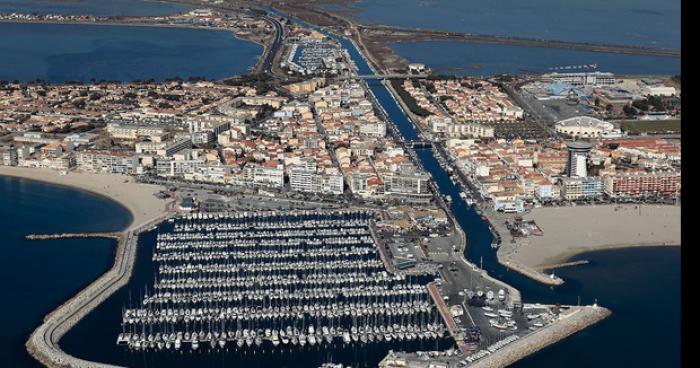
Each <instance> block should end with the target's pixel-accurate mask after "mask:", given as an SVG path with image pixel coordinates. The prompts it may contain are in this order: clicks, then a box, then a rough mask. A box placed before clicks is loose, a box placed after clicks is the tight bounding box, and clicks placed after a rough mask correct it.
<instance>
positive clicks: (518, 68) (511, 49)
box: [392, 41, 681, 76]
mask: <svg viewBox="0 0 700 368" xmlns="http://www.w3.org/2000/svg"><path fill="white" fill-rule="evenodd" d="M392 47H393V49H394V50H396V52H397V53H398V54H400V55H403V56H404V57H407V58H408V59H409V60H410V61H411V62H418V63H424V64H426V65H429V66H430V67H431V68H433V69H434V70H435V72H436V73H438V74H460V75H469V76H490V75H494V74H500V73H508V74H522V73H547V72H551V70H549V69H550V68H553V67H557V66H567V65H581V64H598V67H599V69H600V70H601V71H606V72H612V73H615V74H627V75H630V74H631V75H641V74H654V75H674V74H679V73H680V71H681V62H680V59H678V58H671V57H661V56H643V55H624V54H612V53H603V52H591V51H575V50H564V49H548V48H542V47H527V46H513V45H495V44H475V43H465V42H453V41H413V42H399V43H395V44H393V46H392ZM454 68H459V69H454Z"/></svg>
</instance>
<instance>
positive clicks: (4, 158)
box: [0, 145, 18, 166]
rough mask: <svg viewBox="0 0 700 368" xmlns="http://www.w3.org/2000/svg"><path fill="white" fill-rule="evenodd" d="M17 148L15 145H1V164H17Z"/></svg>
mask: <svg viewBox="0 0 700 368" xmlns="http://www.w3.org/2000/svg"><path fill="white" fill-rule="evenodd" d="M17 163H18V157H17V148H15V146H14V145H9V146H0V165H2V166H17Z"/></svg>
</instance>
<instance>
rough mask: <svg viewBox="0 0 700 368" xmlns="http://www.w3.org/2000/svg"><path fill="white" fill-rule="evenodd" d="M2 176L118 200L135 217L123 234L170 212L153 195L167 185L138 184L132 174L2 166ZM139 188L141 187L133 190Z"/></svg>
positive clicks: (0, 170)
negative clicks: (89, 172) (65, 172)
mask: <svg viewBox="0 0 700 368" xmlns="http://www.w3.org/2000/svg"><path fill="white" fill-rule="evenodd" d="M0 176H10V177H15V178H20V179H25V180H34V181H39V182H43V183H47V184H51V185H58V186H62V187H65V188H69V189H73V190H79V191H83V192H87V193H90V194H92V195H96V196H99V197H101V198H105V199H107V200H110V201H112V202H115V203H117V204H119V205H120V206H121V207H123V208H124V209H125V210H126V211H127V212H129V215H130V217H131V218H130V221H129V224H128V225H127V226H126V227H125V228H124V229H121V230H118V232H122V233H124V232H127V231H129V230H133V229H135V228H137V227H139V226H141V225H143V223H145V222H148V221H149V220H150V219H152V218H155V217H158V216H159V215H161V214H163V213H165V212H166V211H167V208H166V201H164V200H162V199H158V198H156V197H155V196H154V195H153V194H155V193H157V192H159V191H161V190H165V188H163V187H162V186H159V185H154V184H137V183H135V182H134V181H133V178H132V177H130V176H126V175H124V176H122V175H116V174H88V173H80V172H69V173H68V174H67V175H60V174H59V172H58V171H55V170H51V169H42V168H23V167H14V166H0ZM135 188H138V190H134V191H132V189H135Z"/></svg>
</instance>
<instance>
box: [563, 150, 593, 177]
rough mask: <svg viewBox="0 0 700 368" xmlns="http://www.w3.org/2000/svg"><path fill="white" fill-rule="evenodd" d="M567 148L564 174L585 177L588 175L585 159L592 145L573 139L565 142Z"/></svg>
mask: <svg viewBox="0 0 700 368" xmlns="http://www.w3.org/2000/svg"><path fill="white" fill-rule="evenodd" d="M566 147H567V148H568V150H569V159H568V160H567V162H566V176H568V177H570V178H573V177H581V178H585V177H586V176H588V172H587V170H586V161H587V159H588V153H589V152H591V148H592V147H593V146H592V145H591V144H590V143H586V142H581V141H573V142H569V143H567V144H566Z"/></svg>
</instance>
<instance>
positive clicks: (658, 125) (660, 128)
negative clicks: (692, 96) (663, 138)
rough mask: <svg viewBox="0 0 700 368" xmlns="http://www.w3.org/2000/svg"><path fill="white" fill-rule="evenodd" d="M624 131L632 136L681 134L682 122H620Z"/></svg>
mask: <svg viewBox="0 0 700 368" xmlns="http://www.w3.org/2000/svg"><path fill="white" fill-rule="evenodd" d="M620 127H621V128H622V130H623V131H625V132H627V133H630V134H640V133H668V132H673V133H680V131H681V121H680V120H626V121H621V122H620Z"/></svg>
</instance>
